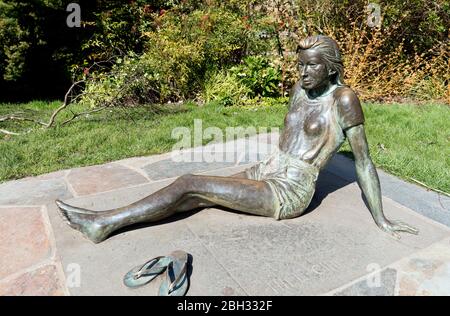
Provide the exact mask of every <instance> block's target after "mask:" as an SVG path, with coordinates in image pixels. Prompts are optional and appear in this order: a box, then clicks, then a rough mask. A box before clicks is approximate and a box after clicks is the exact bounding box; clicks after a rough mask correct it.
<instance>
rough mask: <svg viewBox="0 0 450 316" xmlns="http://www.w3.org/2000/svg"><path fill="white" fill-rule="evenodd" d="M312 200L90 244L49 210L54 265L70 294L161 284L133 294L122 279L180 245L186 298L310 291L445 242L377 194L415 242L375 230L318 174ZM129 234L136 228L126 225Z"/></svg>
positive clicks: (130, 193)
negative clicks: (284, 214)
mask: <svg viewBox="0 0 450 316" xmlns="http://www.w3.org/2000/svg"><path fill="white" fill-rule="evenodd" d="M168 183H170V181H159V182H157V183H153V184H149V185H142V186H138V187H135V188H128V189H122V190H118V191H114V192H106V193H103V194H98V195H93V196H86V197H80V198H76V199H73V200H71V201H68V202H69V203H71V204H73V205H77V206H81V207H87V208H90V209H95V210H105V209H108V208H113V207H117V206H123V205H125V204H128V203H131V202H133V201H135V200H137V199H138V198H141V197H144V196H145V195H148V194H150V193H151V192H154V191H156V190H158V189H159V188H161V187H162V186H164V185H167V184H168ZM318 186H319V187H318V190H317V194H316V197H315V203H314V204H313V205H312V207H311V208H310V209H309V212H308V213H307V214H305V215H304V216H301V217H299V218H296V219H291V220H284V221H275V220H274V219H271V218H263V217H257V216H251V215H246V214H241V213H237V212H229V211H225V210H221V209H215V208H210V209H205V210H202V211H200V212H197V213H195V214H192V213H191V214H186V215H184V216H181V217H178V218H174V219H172V220H168V221H165V222H162V223H159V224H154V225H142V226H141V228H139V229H134V230H128V231H125V232H122V233H120V234H117V235H114V236H112V237H111V238H109V239H108V240H107V241H105V242H103V243H101V244H97V245H95V244H92V243H91V242H89V241H88V240H86V239H84V238H83V237H82V235H81V234H80V233H79V232H77V231H74V230H72V229H71V228H69V227H68V226H67V225H66V224H65V223H63V221H62V220H60V219H59V217H58V215H57V214H56V207H55V206H54V205H50V206H49V215H50V218H51V221H52V224H53V228H54V231H55V236H56V242H57V247H58V253H59V255H60V257H61V260H62V264H63V266H64V267H65V266H67V265H68V264H71V263H77V264H79V265H80V267H81V276H82V282H81V286H80V287H77V288H69V290H70V292H71V294H73V295H95V294H106V295H156V294H157V290H158V286H159V284H160V281H161V279H160V278H161V277H160V278H159V279H156V280H154V281H153V282H152V283H151V284H149V285H147V286H145V287H143V288H140V289H138V290H130V289H128V288H126V287H125V286H124V285H122V277H123V275H124V274H125V273H126V272H127V271H128V270H130V269H131V268H133V267H134V266H136V265H138V264H142V263H144V262H145V261H147V260H148V259H150V258H152V257H155V256H158V255H165V254H168V253H170V252H171V251H173V250H176V249H182V250H185V251H187V252H188V253H190V254H192V256H193V271H192V276H191V288H190V290H189V292H188V295H229V294H233V295H315V294H324V293H327V292H329V291H331V290H333V289H336V288H339V287H341V286H344V285H345V284H347V283H349V282H351V281H353V280H356V279H358V278H360V277H363V276H364V275H366V274H367V273H368V267H370V266H371V265H373V264H377V265H379V266H380V267H384V266H387V265H389V264H391V263H393V262H396V261H398V260H400V259H401V258H403V257H405V256H408V255H411V254H412V253H414V252H416V251H418V250H420V249H423V248H426V247H428V246H429V245H431V244H432V243H434V242H436V241H438V240H441V239H443V238H444V237H446V236H450V230H449V229H448V228H447V227H445V226H443V225H440V224H438V223H434V222H433V221H431V220H429V219H427V218H425V217H423V216H421V215H419V214H417V213H415V212H413V211H411V210H409V209H407V208H406V207H403V206H401V205H400V204H398V203H396V202H394V201H392V200H391V199H389V198H384V200H383V202H384V209H385V213H386V215H387V216H388V217H389V218H393V219H401V220H403V221H405V222H408V223H409V224H411V225H414V226H416V227H418V228H419V229H420V231H421V233H420V235H419V236H411V235H407V234H403V235H402V239H401V240H396V239H394V238H392V237H390V236H389V235H387V234H386V233H383V232H382V231H380V230H379V229H378V227H376V225H375V223H374V222H373V220H372V218H371V216H370V213H369V211H368V209H367V208H366V206H365V205H364V202H363V200H362V198H361V192H360V190H359V188H358V186H357V184H356V183H350V184H349V183H348V182H346V181H344V180H343V179H342V178H339V177H337V176H335V175H333V174H331V173H323V174H322V175H321V180H320V183H319V185H318ZM135 228H136V227H135Z"/></svg>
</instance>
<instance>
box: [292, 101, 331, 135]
mask: <svg viewBox="0 0 450 316" xmlns="http://www.w3.org/2000/svg"><path fill="white" fill-rule="evenodd" d="M330 110H331V109H330V106H328V104H327V103H325V104H324V102H319V101H315V100H307V101H306V100H303V102H299V103H297V104H296V105H295V106H293V107H292V108H291V110H290V111H289V113H288V114H287V115H286V120H285V124H286V126H287V127H289V128H290V129H295V130H297V133H298V132H300V133H301V134H304V135H305V136H311V137H314V136H320V135H322V134H324V133H325V131H326V129H327V125H328V123H329V121H330V118H331V111H330Z"/></svg>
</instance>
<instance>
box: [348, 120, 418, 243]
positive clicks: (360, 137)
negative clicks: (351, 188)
mask: <svg viewBox="0 0 450 316" xmlns="http://www.w3.org/2000/svg"><path fill="white" fill-rule="evenodd" d="M345 133H346V136H347V138H348V141H349V143H350V147H351V148H352V151H353V155H354V157H355V166H356V175H357V179H358V184H359V186H360V188H361V190H362V192H363V194H364V196H365V198H366V200H367V204H368V206H369V210H370V212H371V214H372V217H373V219H374V220H375V223H376V224H377V225H378V227H380V228H381V229H382V230H383V231H385V232H387V233H389V234H391V235H393V236H394V237H397V238H400V235H399V234H398V232H407V233H411V234H418V233H419V231H418V230H417V229H416V228H414V227H411V226H409V225H407V224H405V223H403V222H401V221H393V220H388V219H387V218H386V217H385V215H384V213H383V205H382V200H381V189H380V181H379V179H378V174H377V170H376V168H375V166H374V164H373V162H372V159H371V158H370V154H369V146H368V144H367V139H366V134H365V131H364V125H362V124H360V125H357V126H353V127H350V128H349V129H347V130H346V131H345Z"/></svg>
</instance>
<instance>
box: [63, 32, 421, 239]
mask: <svg viewBox="0 0 450 316" xmlns="http://www.w3.org/2000/svg"><path fill="white" fill-rule="evenodd" d="M298 51H299V71H300V75H301V77H300V81H299V82H298V83H297V84H295V86H294V87H293V89H292V91H291V97H290V102H289V112H288V113H287V115H286V118H285V127H284V129H283V131H282V133H281V135H280V142H279V146H278V148H277V149H276V150H275V151H274V152H272V154H271V155H269V157H268V158H267V159H265V160H263V161H261V162H259V163H257V164H256V165H255V166H253V167H252V168H249V169H247V170H245V171H244V172H241V173H238V174H235V175H233V176H230V177H219V176H204V175H192V174H186V175H183V176H181V177H179V178H178V179H177V180H175V181H174V182H173V183H172V184H170V185H168V186H167V187H164V188H162V189H160V190H159V191H157V192H155V193H153V194H150V195H149V196H147V197H145V198H144V199H142V200H139V201H137V202H135V203H132V204H130V205H127V206H124V207H121V208H117V209H112V210H108V211H103V212H95V211H90V210H86V209H81V208H78V207H74V206H70V205H68V204H65V203H63V202H61V201H56V203H57V205H58V207H59V208H60V211H61V214H62V215H63V218H64V220H66V222H67V223H68V224H69V225H70V226H71V227H72V228H74V229H77V230H79V231H81V232H82V233H83V234H84V236H85V237H87V238H89V239H90V240H92V241H93V242H96V243H97V242H101V241H103V240H104V239H106V238H107V237H108V236H109V235H110V234H111V233H112V232H114V231H116V230H118V229H120V228H122V227H124V226H128V225H131V224H135V223H140V222H154V221H158V220H161V219H164V218H167V217H169V216H171V215H173V214H175V213H178V212H186V211H190V210H193V209H196V208H199V207H211V206H225V207H228V208H231V209H234V210H238V211H242V212H246V213H250V214H256V215H261V216H268V217H274V218H276V219H288V218H293V217H297V216H300V215H301V214H302V213H303V212H304V211H305V209H306V208H307V207H308V205H309V204H310V202H311V199H312V196H313V194H314V191H315V187H316V180H317V176H318V174H319V172H320V170H321V169H323V168H324V167H325V166H326V164H327V162H328V161H329V160H330V158H331V157H332V156H333V155H334V154H335V153H336V151H337V150H338V149H339V147H340V146H341V145H342V144H343V143H344V141H345V140H346V139H348V141H349V143H350V147H351V148H352V151H353V154H354V157H355V165H356V172H357V178H358V184H359V186H360V188H361V190H362V192H363V194H364V196H365V198H366V200H367V204H368V207H369V210H370V212H371V214H372V216H373V218H374V220H375V223H376V224H377V225H378V227H380V228H381V229H382V230H383V231H385V232H388V233H390V234H392V235H394V236H396V237H399V235H398V232H408V233H412V234H417V233H418V230H417V229H415V228H413V227H410V226H409V225H407V224H405V223H402V222H400V221H391V220H388V219H386V217H385V216H384V214H383V206H382V200H381V190H380V182H379V179H378V175H377V172H376V169H375V167H374V165H373V163H372V160H371V158H370V155H369V150H368V145H367V139H366V135H365V131H364V115H363V112H362V109H361V105H360V102H359V99H358V97H357V95H356V94H355V92H354V91H353V90H352V89H351V88H350V87H348V86H346V85H345V84H344V83H343V80H342V73H343V66H342V60H341V56H340V53H339V49H338V46H337V44H336V42H335V41H334V40H333V39H331V38H329V37H327V36H311V37H308V38H306V39H304V40H302V41H301V42H300V43H299V50H298Z"/></svg>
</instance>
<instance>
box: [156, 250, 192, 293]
mask: <svg viewBox="0 0 450 316" xmlns="http://www.w3.org/2000/svg"><path fill="white" fill-rule="evenodd" d="M169 257H171V259H172V260H171V261H170V263H169V265H168V266H167V269H166V277H165V278H164V280H163V282H162V283H161V286H160V287H159V296H183V295H185V294H186V292H187V289H188V286H189V279H188V275H187V266H188V254H187V253H186V252H184V251H181V250H178V251H174V252H173V253H171V254H170V256H169Z"/></svg>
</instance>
